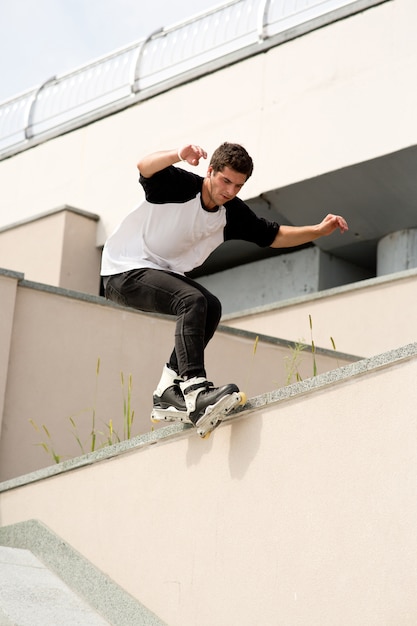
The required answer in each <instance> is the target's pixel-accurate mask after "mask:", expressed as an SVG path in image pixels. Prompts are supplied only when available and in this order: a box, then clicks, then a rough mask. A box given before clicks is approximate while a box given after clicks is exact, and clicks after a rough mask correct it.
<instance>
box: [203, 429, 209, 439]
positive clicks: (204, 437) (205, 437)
mask: <svg viewBox="0 0 417 626" xmlns="http://www.w3.org/2000/svg"><path fill="white" fill-rule="evenodd" d="M210 435H211V430H210V431H209V432H208V433H206V434H205V435H200V437H201V439H208V438H209V437H210Z"/></svg>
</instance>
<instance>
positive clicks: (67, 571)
mask: <svg viewBox="0 0 417 626" xmlns="http://www.w3.org/2000/svg"><path fill="white" fill-rule="evenodd" d="M0 545H2V546H7V547H12V548H21V549H22V548H23V549H26V550H30V552H32V554H34V555H35V556H36V557H38V558H39V559H40V560H41V561H42V562H43V563H44V564H45V565H46V566H47V567H48V568H49V569H50V570H52V571H53V572H55V573H56V574H57V575H58V576H59V577H60V579H61V580H62V581H64V582H65V583H66V584H67V585H68V587H69V588H70V589H71V590H72V591H75V592H76V593H77V594H78V595H79V596H81V597H82V598H83V599H84V600H85V601H86V602H87V603H88V604H89V605H90V606H91V607H92V608H94V609H95V610H96V611H97V612H98V613H99V614H100V615H101V616H103V617H105V618H106V619H107V620H108V621H109V622H110V623H111V624H112V625H113V626H126V624H135V625H138V626H164V622H162V621H161V620H160V619H159V618H158V617H156V615H154V614H153V613H151V612H150V611H148V609H146V608H145V607H144V606H142V605H141V604H140V603H139V602H137V601H136V600H135V599H134V598H133V597H132V596H130V595H129V594H128V593H126V592H125V591H124V590H123V589H121V587H119V586H118V585H116V584H115V583H114V582H113V581H112V580H111V579H110V578H109V577H108V576H106V575H105V574H103V573H102V572H100V571H99V570H98V569H97V568H95V567H94V566H93V565H91V563H89V562H88V561H86V559H84V558H83V557H82V556H81V555H80V554H79V553H78V552H77V551H76V550H74V549H73V548H71V546H69V545H68V544H67V543H65V542H64V541H63V540H62V539H60V538H59V537H57V536H56V535H55V534H54V533H53V532H51V531H50V530H49V529H48V528H47V527H46V526H44V525H43V524H41V523H40V522H38V521H36V520H28V521H26V522H20V523H18V524H13V525H11V526H6V527H3V528H0ZM57 610H58V612H59V607H57ZM1 623H3V622H1ZM13 623H14V622H13Z"/></svg>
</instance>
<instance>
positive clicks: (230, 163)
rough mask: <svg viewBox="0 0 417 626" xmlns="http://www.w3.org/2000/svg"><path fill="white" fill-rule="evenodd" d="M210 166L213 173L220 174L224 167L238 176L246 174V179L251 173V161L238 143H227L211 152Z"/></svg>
mask: <svg viewBox="0 0 417 626" xmlns="http://www.w3.org/2000/svg"><path fill="white" fill-rule="evenodd" d="M210 165H211V167H212V168H213V170H214V171H215V172H221V171H222V170H223V168H224V167H230V169H232V170H235V172H239V174H246V179H248V178H249V177H250V176H251V175H252V172H253V161H252V158H251V157H250V156H249V154H248V153H247V151H246V150H245V148H244V147H243V146H241V145H239V144H238V143H228V142H227V141H225V142H224V143H222V145H221V146H219V147H218V148H217V149H216V150H215V151H214V152H213V155H212V157H211V161H210Z"/></svg>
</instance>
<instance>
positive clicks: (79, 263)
mask: <svg viewBox="0 0 417 626" xmlns="http://www.w3.org/2000/svg"><path fill="white" fill-rule="evenodd" d="M97 220H98V216H97V215H92V214H87V213H85V212H82V211H77V210H76V209H72V208H71V207H62V208H58V209H56V210H55V211H51V212H49V213H46V214H42V215H40V216H37V217H35V218H33V219H30V220H26V221H24V222H22V223H19V224H14V225H12V226H11V227H10V228H7V229H4V230H0V267H3V268H8V269H11V270H13V271H16V272H22V273H24V274H25V278H26V280H33V281H38V282H42V283H47V284H48V285H53V286H56V287H64V288H65V289H75V290H77V291H83V292H85V293H91V294H98V293H99V288H100V260H101V253H100V251H99V250H98V249H97V247H96V232H97Z"/></svg>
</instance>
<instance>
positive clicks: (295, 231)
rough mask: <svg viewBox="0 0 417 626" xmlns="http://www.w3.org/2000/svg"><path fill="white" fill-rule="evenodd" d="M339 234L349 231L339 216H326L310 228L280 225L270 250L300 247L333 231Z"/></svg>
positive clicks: (344, 221)
mask: <svg viewBox="0 0 417 626" xmlns="http://www.w3.org/2000/svg"><path fill="white" fill-rule="evenodd" d="M337 229H339V230H340V232H341V233H344V232H345V231H347V230H349V228H348V225H347V222H346V220H345V219H344V218H343V217H342V216H341V215H332V214H331V213H330V214H329V215H326V217H325V218H324V219H323V220H322V221H321V222H320V223H319V224H314V225H312V226H286V225H285V224H283V225H281V226H280V228H279V231H278V233H277V235H276V237H275V239H274V241H273V242H272V244H271V248H292V247H294V246H302V245H303V244H305V243H309V242H310V241H314V240H315V239H319V237H327V236H328V235H331V234H332V233H333V232H334V231H335V230H337Z"/></svg>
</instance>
